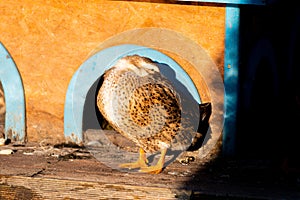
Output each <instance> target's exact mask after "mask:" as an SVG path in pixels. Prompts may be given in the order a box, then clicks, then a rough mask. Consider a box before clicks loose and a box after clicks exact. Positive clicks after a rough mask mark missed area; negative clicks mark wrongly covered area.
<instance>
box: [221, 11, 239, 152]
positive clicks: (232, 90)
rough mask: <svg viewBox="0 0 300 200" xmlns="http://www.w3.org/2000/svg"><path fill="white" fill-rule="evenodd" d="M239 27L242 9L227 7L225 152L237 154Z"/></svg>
mask: <svg viewBox="0 0 300 200" xmlns="http://www.w3.org/2000/svg"><path fill="white" fill-rule="evenodd" d="M239 25H240V9H239V8H238V6H231V7H226V30H225V60H224V85H225V100H224V107H225V108H224V109H225V115H224V120H225V121H224V129H223V152H224V154H225V155H233V154H234V153H235V146H236V144H235V139H236V117H237V116H236V115H237V99H238V77H239Z"/></svg>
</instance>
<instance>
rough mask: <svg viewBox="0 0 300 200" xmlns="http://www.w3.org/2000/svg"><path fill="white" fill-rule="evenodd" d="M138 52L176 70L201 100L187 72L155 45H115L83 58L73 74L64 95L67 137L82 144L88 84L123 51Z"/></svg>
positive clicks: (194, 95)
mask: <svg viewBox="0 0 300 200" xmlns="http://www.w3.org/2000/svg"><path fill="white" fill-rule="evenodd" d="M133 54H138V55H140V56H146V57H149V58H151V59H152V60H154V61H157V62H161V63H164V64H167V65H168V66H170V67H171V68H172V69H173V70H174V71H175V73H176V78H177V79H178V80H179V81H180V82H181V83H183V84H184V85H185V86H186V87H187V88H188V90H189V92H190V93H191V94H192V95H193V97H194V99H195V100H196V101H197V102H198V103H201V101H200V96H199V94H198V91H197V89H196V87H195V86H194V84H193V82H192V80H191V79H190V77H189V76H188V74H187V73H186V72H185V71H184V70H183V69H182V68H181V67H180V66H179V65H178V64H177V63H176V62H175V61H174V60H173V59H171V58H170V57H168V56H166V55H165V54H163V53H161V52H159V51H156V50H154V49H151V48H148V47H144V46H139V45H129V44H124V45H117V46H112V47H109V48H106V49H103V50H101V51H99V52H97V53H96V54H94V55H93V56H91V57H90V58H89V59H88V60H86V61H85V62H84V63H83V64H82V65H81V66H80V67H79V69H78V70H77V71H76V72H75V74H74V75H73V77H72V79H71V81H70V84H69V87H68V91H67V94H66V99H65V111H64V135H65V137H66V139H67V140H68V141H72V142H75V143H77V144H81V143H82V142H83V134H82V129H83V124H82V122H83V113H84V110H83V109H84V104H85V100H86V96H87V93H88V91H89V89H90V87H91V86H92V85H93V84H94V83H95V81H97V79H99V77H100V76H102V75H103V73H104V72H105V70H107V69H109V68H110V67H112V66H113V65H114V64H115V62H116V61H117V60H119V59H120V58H121V57H123V56H126V55H133Z"/></svg>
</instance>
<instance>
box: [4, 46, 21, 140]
mask: <svg viewBox="0 0 300 200" xmlns="http://www.w3.org/2000/svg"><path fill="white" fill-rule="evenodd" d="M0 80H1V83H2V86H3V89H4V94H5V103H6V115H5V137H6V138H8V137H9V139H11V140H12V141H19V142H24V141H25V99H24V89H23V83H22V80H21V77H20V74H19V71H18V69H17V67H16V65H15V63H14V61H13V59H12V58H11V56H10V54H9V53H8V51H7V50H6V49H5V47H4V46H3V45H2V44H1V43H0Z"/></svg>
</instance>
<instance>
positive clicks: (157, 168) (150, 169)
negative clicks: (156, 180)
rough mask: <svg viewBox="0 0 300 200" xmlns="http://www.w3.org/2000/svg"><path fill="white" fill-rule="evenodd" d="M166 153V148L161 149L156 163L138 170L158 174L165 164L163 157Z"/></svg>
mask: <svg viewBox="0 0 300 200" xmlns="http://www.w3.org/2000/svg"><path fill="white" fill-rule="evenodd" d="M166 154H167V148H165V149H162V150H161V155H160V158H159V160H158V161H157V163H156V165H153V166H149V167H148V166H147V167H141V169H140V172H145V173H150V174H159V173H160V172H161V171H162V169H163V167H164V164H165V157H166Z"/></svg>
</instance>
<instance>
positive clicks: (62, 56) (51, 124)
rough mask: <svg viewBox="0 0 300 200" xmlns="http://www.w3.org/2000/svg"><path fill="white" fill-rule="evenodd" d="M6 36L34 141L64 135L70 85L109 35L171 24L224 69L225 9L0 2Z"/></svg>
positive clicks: (125, 3)
mask: <svg viewBox="0 0 300 200" xmlns="http://www.w3.org/2000/svg"><path fill="white" fill-rule="evenodd" d="M0 21H1V23H0V32H1V34H0V41H1V42H2V43H3V44H4V45H5V47H6V48H7V50H8V51H9V52H10V54H11V56H12V57H13V59H14V61H15V63H16V65H17V67H18V69H19V71H20V74H21V76H22V80H23V84H24V89H25V98H26V115H27V137H28V141H34V142H36V141H40V142H41V141H44V142H48V143H57V142H61V141H63V140H64V134H63V117H64V102H65V95H66V91H67V87H68V84H69V81H70V80H71V77H72V76H73V74H74V72H75V71H76V70H77V68H78V67H79V66H80V65H81V64H82V63H83V62H84V61H85V60H86V59H87V58H88V56H89V55H90V53H91V52H92V51H93V50H94V49H96V48H97V46H99V44H101V42H103V41H104V40H105V39H107V38H109V37H112V36H114V35H115V34H118V33H121V32H123V31H126V30H131V29H135V28H144V27H157V28H167V29H171V30H174V31H176V32H179V33H181V34H182V35H183V36H185V37H188V38H190V39H192V40H193V41H195V42H196V43H198V44H199V45H201V46H202V47H203V48H204V49H206V50H207V52H208V54H209V55H210V56H211V58H212V59H213V61H214V62H215V63H216V64H217V66H218V68H219V70H220V72H221V73H222V74H223V54H224V24H225V8H224V7H219V6H214V5H179V4H168V3H149V2H129V1H99V0H98V1H92V0H91V1H76V0H65V1H62V0H60V1H54V0H49V1H43V0H36V1H31V0H22V1H21V0H12V1H0Z"/></svg>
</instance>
